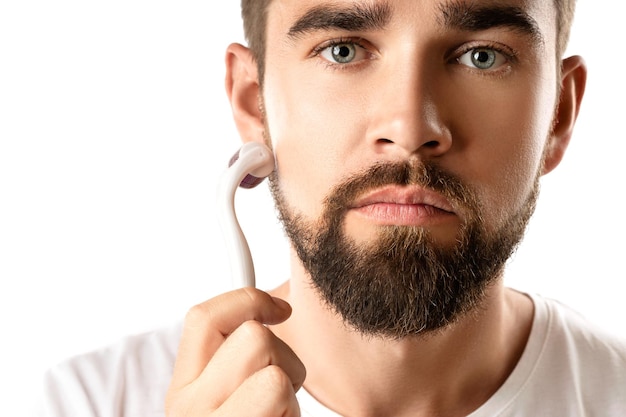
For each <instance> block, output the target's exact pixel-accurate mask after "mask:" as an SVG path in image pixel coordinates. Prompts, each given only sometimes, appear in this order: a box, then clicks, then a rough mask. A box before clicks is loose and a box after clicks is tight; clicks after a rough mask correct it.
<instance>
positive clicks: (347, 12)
mask: <svg viewBox="0 0 626 417" xmlns="http://www.w3.org/2000/svg"><path fill="white" fill-rule="evenodd" d="M390 17H391V8H390V7H389V5H388V4H387V3H369V4H368V3H366V4H352V5H350V6H340V5H337V4H323V5H319V6H316V7H314V8H312V9H310V10H308V11H307V12H306V13H305V14H304V15H303V16H301V17H300V18H299V19H298V20H297V21H296V22H295V23H294V24H293V26H291V28H290V29H289V32H288V35H289V37H291V38H298V37H300V36H302V35H304V34H307V33H311V32H315V31H319V30H329V29H339V30H345V31H350V32H358V31H367V30H375V29H382V28H384V27H385V25H386V24H387V22H388V21H389V19H390Z"/></svg>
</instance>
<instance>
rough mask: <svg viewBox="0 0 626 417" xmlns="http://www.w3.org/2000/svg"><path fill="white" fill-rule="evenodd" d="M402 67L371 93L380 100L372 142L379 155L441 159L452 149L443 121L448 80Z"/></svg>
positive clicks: (372, 122)
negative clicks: (443, 84)
mask: <svg viewBox="0 0 626 417" xmlns="http://www.w3.org/2000/svg"><path fill="white" fill-rule="evenodd" d="M403 67H404V68H403V69H402V70H401V71H398V65H396V66H395V68H392V69H390V71H389V74H388V75H383V76H382V77H380V79H381V84H380V85H379V86H378V88H374V89H372V90H371V91H373V93H374V94H375V96H376V98H375V99H374V100H372V102H373V103H375V104H374V105H373V107H372V112H371V114H370V118H369V119H370V123H369V126H368V139H369V141H370V142H371V143H373V145H374V146H375V148H376V152H377V153H385V154H394V156H397V157H402V158H406V157H408V156H411V155H414V154H419V155H420V156H422V157H430V158H432V157H437V156H441V155H443V154H445V153H446V152H447V151H448V150H449V149H450V148H451V146H452V135H451V131H450V129H449V127H448V126H446V123H445V122H444V120H443V113H444V112H445V103H443V101H445V98H444V94H445V93H444V88H443V87H442V86H441V83H442V82H445V81H444V80H441V79H440V80H437V79H436V77H437V74H435V73H433V74H429V73H428V72H427V70H425V69H424V68H423V67H419V66H413V67H407V65H406V63H404V65H403Z"/></svg>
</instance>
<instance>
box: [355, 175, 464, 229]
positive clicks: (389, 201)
mask: <svg viewBox="0 0 626 417" xmlns="http://www.w3.org/2000/svg"><path fill="white" fill-rule="evenodd" d="M350 209H351V210H353V211H356V212H357V213H360V214H361V215H364V216H366V217H368V218H370V219H372V220H374V221H375V222H376V223H381V224H396V225H425V224H428V223H432V222H437V221H438V220H443V219H445V218H450V216H455V214H456V213H455V210H454V208H453V207H452V205H451V204H450V202H449V201H448V200H447V199H446V198H445V197H443V196H442V195H441V194H439V193H436V192H434V191H430V190H427V189H425V188H423V187H419V186H397V185H390V186H386V187H383V188H379V189H376V190H374V191H372V192H370V193H367V194H365V195H364V196H362V197H360V198H358V199H357V200H356V201H355V202H354V204H352V205H351V207H350Z"/></svg>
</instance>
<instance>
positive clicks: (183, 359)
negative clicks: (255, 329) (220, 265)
mask: <svg viewBox="0 0 626 417" xmlns="http://www.w3.org/2000/svg"><path fill="white" fill-rule="evenodd" d="M290 314H291V307H289V304H287V303H286V302H285V301H282V300H280V299H276V298H273V297H271V296H270V295H269V294H267V293H265V292H263V291H260V290H257V289H254V288H243V289H240V290H236V291H231V292H229V293H225V294H222V295H220V296H218V297H215V298H213V299H211V300H209V301H206V302H204V303H202V304H198V305H196V306H195V307H193V308H192V309H191V310H189V312H188V313H187V316H186V318H185V323H184V326H183V332H182V336H181V339H180V342H179V346H178V354H177V356H176V363H175V365H174V373H173V377H172V382H171V387H172V388H174V389H176V388H180V387H183V386H185V385H187V384H189V383H190V382H192V381H193V380H195V379H196V378H197V377H198V376H199V375H200V374H201V373H202V371H203V370H204V368H205V366H206V365H207V363H208V362H209V361H210V359H211V357H212V356H213V354H214V353H215V351H216V350H217V349H218V348H219V347H220V346H221V344H222V343H224V340H225V339H226V336H228V335H229V334H230V333H232V332H233V331H234V330H235V329H236V328H238V327H239V326H240V325H241V324H242V323H244V322H246V321H249V320H256V321H259V322H261V323H267V324H275V323H280V322H282V321H284V320H286V319H287V318H288V317H289V315H290Z"/></svg>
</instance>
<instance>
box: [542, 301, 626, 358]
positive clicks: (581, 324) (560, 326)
mask: <svg viewBox="0 0 626 417" xmlns="http://www.w3.org/2000/svg"><path fill="white" fill-rule="evenodd" d="M533 299H534V301H535V306H536V307H535V308H536V309H537V310H538V314H537V315H536V316H537V320H542V317H541V316H542V315H543V316H545V318H543V320H545V325H546V327H547V336H548V337H549V339H548V340H549V341H550V342H551V343H555V344H557V345H559V346H560V347H561V348H565V349H567V350H568V351H570V350H571V351H576V352H578V353H579V354H586V353H589V354H593V356H594V358H596V359H597V360H599V361H601V362H609V363H614V362H616V363H615V364H617V363H621V364H622V365H626V339H623V338H620V337H618V336H615V335H613V334H611V333H609V332H607V331H606V330H604V329H603V328H601V327H599V326H598V325H596V324H595V323H592V322H590V321H589V320H587V319H586V318H585V317H584V316H583V315H581V314H580V313H578V312H577V311H575V310H573V309H572V308H570V307H568V306H567V305H565V304H563V303H561V302H559V301H556V300H553V299H549V298H544V297H539V296H533ZM600 353H602V354H601V355H600ZM622 369H624V368H622Z"/></svg>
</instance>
